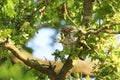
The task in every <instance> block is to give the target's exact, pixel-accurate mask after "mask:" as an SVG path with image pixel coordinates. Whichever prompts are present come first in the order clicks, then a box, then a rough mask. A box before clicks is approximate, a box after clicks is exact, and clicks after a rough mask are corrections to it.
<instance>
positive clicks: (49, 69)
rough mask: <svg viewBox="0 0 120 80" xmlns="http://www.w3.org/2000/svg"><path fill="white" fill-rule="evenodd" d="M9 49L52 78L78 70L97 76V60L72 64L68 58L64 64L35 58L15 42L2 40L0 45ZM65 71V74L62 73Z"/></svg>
mask: <svg viewBox="0 0 120 80" xmlns="http://www.w3.org/2000/svg"><path fill="white" fill-rule="evenodd" d="M3 43H4V47H5V48H6V49H8V50H10V51H11V52H12V53H13V55H14V56H16V57H17V58H18V59H20V60H21V61H22V62H24V64H26V65H27V66H29V67H31V68H33V69H36V70H38V71H39V72H42V73H44V74H47V75H48V76H49V78H51V79H52V80H54V79H55V77H56V76H58V75H60V76H62V75H64V74H66V75H64V78H67V77H68V76H69V75H70V74H71V73H74V72H78V73H83V74H84V75H90V76H95V74H93V73H92V72H93V67H94V66H95V64H96V63H97V61H93V62H91V59H87V60H84V61H83V60H76V64H75V65H72V60H70V59H68V60H67V61H66V63H65V64H64V66H63V63H62V62H60V61H56V62H55V61H46V60H41V59H36V58H34V57H33V56H32V55H31V54H29V53H28V52H26V51H21V50H19V49H18V48H17V47H15V45H14V44H12V43H10V42H0V45H3ZM62 73H63V74H62Z"/></svg>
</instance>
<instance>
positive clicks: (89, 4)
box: [81, 0, 94, 27]
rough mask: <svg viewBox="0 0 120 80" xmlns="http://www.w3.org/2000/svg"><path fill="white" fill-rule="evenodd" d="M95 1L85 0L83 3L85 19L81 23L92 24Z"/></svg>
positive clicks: (87, 25)
mask: <svg viewBox="0 0 120 80" xmlns="http://www.w3.org/2000/svg"><path fill="white" fill-rule="evenodd" d="M93 2H94V0H84V3H83V19H82V23H81V24H82V25H85V26H86V27H89V26H90V21H91V18H92V11H93Z"/></svg>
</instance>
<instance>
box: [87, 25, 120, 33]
mask: <svg viewBox="0 0 120 80" xmlns="http://www.w3.org/2000/svg"><path fill="white" fill-rule="evenodd" d="M116 25H120V23H111V24H109V25H106V26H105V27H102V28H99V29H98V30H89V31H88V32H87V33H86V35H89V34H98V33H100V32H103V33H108V34H120V31H113V30H110V28H111V27H114V26H116Z"/></svg>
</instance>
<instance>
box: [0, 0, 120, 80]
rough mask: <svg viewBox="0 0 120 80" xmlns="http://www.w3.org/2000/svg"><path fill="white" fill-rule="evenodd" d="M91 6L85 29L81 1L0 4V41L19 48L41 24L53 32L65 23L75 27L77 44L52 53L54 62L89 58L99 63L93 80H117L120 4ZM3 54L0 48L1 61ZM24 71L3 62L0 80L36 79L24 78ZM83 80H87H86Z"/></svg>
mask: <svg viewBox="0 0 120 80" xmlns="http://www.w3.org/2000/svg"><path fill="white" fill-rule="evenodd" d="M93 5H94V6H93V11H92V12H93V16H92V19H91V22H90V26H87V27H86V26H85V25H81V23H82V19H83V15H84V11H83V9H84V8H83V0H78V1H76V0H44V1H43V0H38V1H36V2H35V1H34V0H1V1H0V10H1V11H0V41H2V40H5V39H6V38H7V37H10V38H11V40H12V42H13V43H14V44H15V45H16V46H18V47H22V46H24V44H25V43H26V42H27V41H29V39H30V38H32V37H33V35H34V33H35V32H37V30H38V29H39V28H41V26H42V25H44V23H45V24H47V27H48V26H52V27H54V28H56V29H57V28H59V26H61V24H60V22H61V20H65V21H66V22H67V24H69V25H72V26H75V27H76V29H77V30H76V32H75V34H77V35H75V37H77V38H78V39H77V43H75V44H74V46H72V51H71V48H70V47H71V46H70V47H65V48H64V50H63V51H58V50H56V52H55V53H54V55H55V58H60V59H61V60H62V61H63V62H65V60H66V58H65V56H66V55H67V56H68V55H72V59H76V58H78V57H80V58H83V59H85V58H86V56H88V55H89V56H90V57H92V59H93V60H95V59H97V60H99V63H98V65H97V66H96V67H99V70H98V71H95V73H96V74H97V76H96V79H97V80H112V79H113V80H119V79H120V76H119V73H120V52H119V50H120V48H119V47H120V44H119V42H118V39H117V38H116V34H120V23H119V21H120V13H119V12H120V1H119V0H95V1H94V4H93ZM87 17H88V16H87ZM82 30H83V31H82ZM78 44H79V45H78ZM75 45H77V46H75ZM7 53H10V52H9V51H7V50H6V49H3V48H2V46H0V55H2V56H1V59H2V58H3V56H4V55H5V56H6V54H7ZM7 55H9V54H7ZM24 69H25V68H23V66H22V65H21V64H14V65H12V64H11V63H10V61H9V60H8V61H5V63H4V64H2V65H1V66H0V71H1V72H0V73H2V74H1V75H0V79H1V80H3V79H5V80H8V79H14V80H21V78H22V79H24V80H35V79H36V76H35V75H34V74H33V73H32V72H33V71H28V72H27V73H26V74H25V73H24ZM14 70H16V72H17V74H16V72H15V71H14ZM86 79H87V80H89V76H87V77H86Z"/></svg>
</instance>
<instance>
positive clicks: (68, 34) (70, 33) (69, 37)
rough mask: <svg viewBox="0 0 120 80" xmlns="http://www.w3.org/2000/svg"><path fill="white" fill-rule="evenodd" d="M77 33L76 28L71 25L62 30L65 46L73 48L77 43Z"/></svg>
mask: <svg viewBox="0 0 120 80" xmlns="http://www.w3.org/2000/svg"><path fill="white" fill-rule="evenodd" d="M75 32H76V29H75V27H73V26H70V25H66V26H64V27H62V28H61V40H62V41H61V43H62V44H63V47H64V46H72V45H73V44H74V43H75V41H76V37H75V36H74V34H75Z"/></svg>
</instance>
